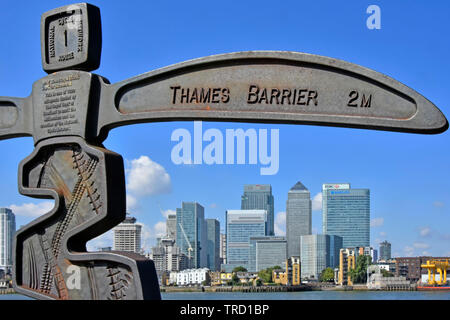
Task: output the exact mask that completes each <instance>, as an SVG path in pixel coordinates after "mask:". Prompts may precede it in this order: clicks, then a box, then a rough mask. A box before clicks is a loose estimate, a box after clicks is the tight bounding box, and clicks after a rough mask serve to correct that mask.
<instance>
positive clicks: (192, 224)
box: [176, 202, 208, 268]
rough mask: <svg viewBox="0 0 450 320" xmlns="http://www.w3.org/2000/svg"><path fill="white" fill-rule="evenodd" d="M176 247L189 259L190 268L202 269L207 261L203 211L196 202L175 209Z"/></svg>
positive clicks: (186, 203)
mask: <svg viewBox="0 0 450 320" xmlns="http://www.w3.org/2000/svg"><path fill="white" fill-rule="evenodd" d="M176 212H177V240H176V243H177V245H178V246H179V247H180V248H181V251H182V252H183V253H184V254H185V255H186V256H187V257H188V258H189V260H190V268H204V267H206V264H207V260H206V254H207V250H208V249H207V248H208V247H207V246H208V245H207V240H206V223H205V209H204V208H203V206H201V205H200V204H199V203H197V202H183V203H182V204H181V208H177V210H176Z"/></svg>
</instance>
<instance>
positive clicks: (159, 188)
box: [127, 156, 172, 195]
mask: <svg viewBox="0 0 450 320" xmlns="http://www.w3.org/2000/svg"><path fill="white" fill-rule="evenodd" d="M127 178H128V182H127V190H129V191H131V192H132V193H133V194H135V195H154V194H162V193H169V192H170V191H171V189H172V186H171V181H170V176H169V174H168V173H167V172H166V170H165V169H164V167H163V166H161V165H160V164H158V163H156V162H154V161H152V160H151V159H150V158H149V157H147V156H140V157H139V159H133V160H131V168H130V169H129V170H127Z"/></svg>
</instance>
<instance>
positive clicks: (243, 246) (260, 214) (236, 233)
mask: <svg viewBox="0 0 450 320" xmlns="http://www.w3.org/2000/svg"><path fill="white" fill-rule="evenodd" d="M225 218H226V235H227V263H226V264H224V265H223V266H222V267H223V269H224V270H225V271H226V272H230V271H232V270H233V269H234V268H235V267H239V266H242V267H244V268H246V269H247V270H248V268H249V265H248V264H249V254H250V252H249V249H250V238H251V237H261V236H265V235H266V222H267V212H266V210H227V211H226V214H225Z"/></svg>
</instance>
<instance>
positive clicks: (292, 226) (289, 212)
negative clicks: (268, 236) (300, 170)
mask: <svg viewBox="0 0 450 320" xmlns="http://www.w3.org/2000/svg"><path fill="white" fill-rule="evenodd" d="M310 234H311V194H310V192H309V190H308V189H307V188H306V187H305V186H304V185H303V184H302V183H301V182H300V181H299V182H297V183H296V184H295V185H294V186H293V187H292V188H291V190H289V192H288V199H287V201H286V239H287V252H288V257H293V256H297V257H299V256H300V237H301V236H306V235H310Z"/></svg>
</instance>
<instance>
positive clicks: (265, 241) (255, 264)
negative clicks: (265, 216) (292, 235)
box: [248, 236, 287, 272]
mask: <svg viewBox="0 0 450 320" xmlns="http://www.w3.org/2000/svg"><path fill="white" fill-rule="evenodd" d="M249 245H250V246H249V263H248V271H250V272H259V271H261V270H264V269H267V268H270V267H274V266H283V264H284V263H285V262H286V258H287V242H286V238H285V237H277V236H264V237H250V239H249Z"/></svg>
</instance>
